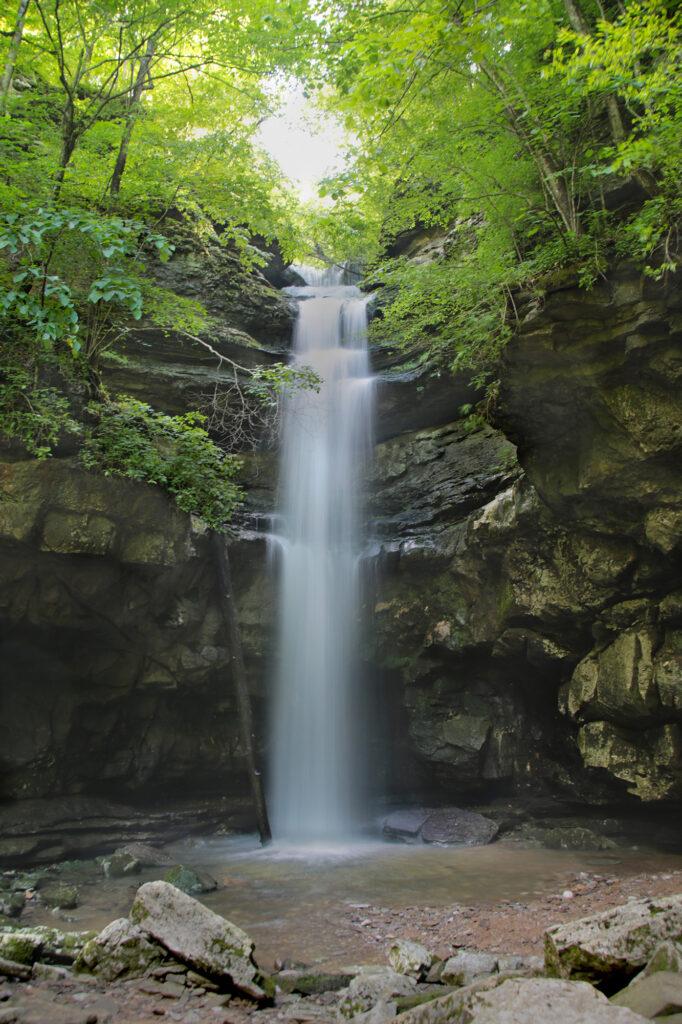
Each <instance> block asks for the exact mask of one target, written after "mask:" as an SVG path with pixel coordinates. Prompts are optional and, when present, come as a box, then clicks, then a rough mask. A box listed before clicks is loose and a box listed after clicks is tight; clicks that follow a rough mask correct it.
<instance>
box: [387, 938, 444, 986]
mask: <svg viewBox="0 0 682 1024" xmlns="http://www.w3.org/2000/svg"><path fill="white" fill-rule="evenodd" d="M433 961H434V955H433V953H429V951H428V949H427V948H426V946H422V945H421V943H419V942H412V941H411V940H410V939H398V940H397V942H394V943H393V945H392V946H391V947H390V949H389V951H388V962H389V963H390V965H391V967H392V968H393V970H394V971H395V972H396V974H408V975H410V977H412V978H420V977H422V976H423V975H424V974H425V973H426V972H427V971H428V969H429V968H430V966H431V964H432V963H433Z"/></svg>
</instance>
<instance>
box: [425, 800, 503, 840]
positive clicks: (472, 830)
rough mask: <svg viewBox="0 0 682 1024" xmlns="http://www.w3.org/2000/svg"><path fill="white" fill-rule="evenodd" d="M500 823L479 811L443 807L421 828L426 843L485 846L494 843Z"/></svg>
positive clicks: (431, 815)
mask: <svg viewBox="0 0 682 1024" xmlns="http://www.w3.org/2000/svg"><path fill="white" fill-rule="evenodd" d="M498 831H499V825H498V824H497V822H496V821H492V819H491V818H485V817H484V816H483V815H482V814H478V812H477V811H466V810H463V809H462V808H461V807H443V808H441V809H440V810H438V811H434V812H433V813H432V814H430V815H429V816H428V818H427V819H426V821H425V822H424V824H423V826H422V830H421V837H422V839H423V840H424V842H425V843H436V844H438V845H439V846H485V845H486V844H487V843H492V841H493V839H494V838H495V836H496V835H497V833H498Z"/></svg>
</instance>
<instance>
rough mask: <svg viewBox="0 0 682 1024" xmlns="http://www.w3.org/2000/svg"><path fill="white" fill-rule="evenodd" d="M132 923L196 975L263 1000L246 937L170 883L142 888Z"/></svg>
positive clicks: (239, 929)
mask: <svg viewBox="0 0 682 1024" xmlns="http://www.w3.org/2000/svg"><path fill="white" fill-rule="evenodd" d="M130 919H131V921H132V922H133V923H134V924H136V925H138V926H139V927H140V928H141V929H142V931H143V932H145V933H146V934H147V935H149V936H151V938H152V939H154V940H155V941H156V942H158V943H159V944H160V945H162V946H163V947H164V948H165V949H167V950H168V951H169V953H171V954H172V955H173V956H174V957H176V958H177V959H178V960H181V961H182V962H183V963H186V964H189V965H190V967H193V968H194V969H195V970H197V971H198V972H199V973H200V974H206V975H208V976H209V977H211V978H214V979H215V980H216V981H219V982H223V983H225V984H228V985H230V986H231V987H234V988H236V989H238V990H239V991H240V992H243V993H244V994H245V995H248V996H251V997H252V998H254V999H263V998H265V995H266V994H265V992H264V990H263V989H262V988H261V986H260V985H259V984H258V980H259V979H260V973H259V971H258V969H257V967H256V965H255V964H254V962H253V949H254V944H253V942H252V941H251V939H250V938H249V936H248V935H247V934H246V933H245V932H243V931H242V930H241V928H237V926H236V925H234V924H232V923H231V922H230V921H227V920H225V918H224V917H220V916H219V915H218V914H214V913H213V911H212V910H209V909H208V908H207V907H204V906H202V904H201V903H198V902H197V900H195V899H192V897H191V896H187V895H186V894H185V893H184V892H181V891H180V890H179V889H176V888H175V886H173V885H169V883H168V882H147V883H146V884H145V885H142V886H140V888H139V889H138V891H137V896H136V897H135V901H134V903H133V905H132V908H131V911H130Z"/></svg>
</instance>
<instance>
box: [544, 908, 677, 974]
mask: <svg viewBox="0 0 682 1024" xmlns="http://www.w3.org/2000/svg"><path fill="white" fill-rule="evenodd" d="M681 938H682V895H676V896H661V897H659V898H656V899H644V900H633V901H632V902H631V903H626V904H625V905H624V906H622V907H615V908H614V909H613V910H606V911H603V912H602V913H600V914H593V915H591V916H590V917H583V918H580V919H579V920H578V921H569V922H567V923H566V924H561V925H555V926H554V927H553V928H550V929H549V930H548V931H547V932H545V965H546V967H547V970H548V971H549V972H550V973H551V974H554V975H556V976H558V977H560V978H581V979H586V980H589V981H594V982H599V981H601V980H603V979H604V978H606V977H608V976H609V975H614V976H617V975H622V976H623V977H624V979H625V980H627V978H628V976H631V975H633V974H634V973H635V972H636V971H637V970H639V968H641V967H643V966H644V965H645V964H646V963H647V962H648V961H649V959H650V958H651V957H652V956H653V954H654V952H655V950H656V948H657V946H658V945H659V943H661V942H664V941H665V940H667V939H672V940H673V941H679V940H680V939H681Z"/></svg>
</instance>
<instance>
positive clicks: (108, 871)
mask: <svg viewBox="0 0 682 1024" xmlns="http://www.w3.org/2000/svg"><path fill="white" fill-rule="evenodd" d="M100 864H101V866H102V871H103V872H104V877H105V878H123V877H124V876H125V875H139V873H140V871H141V870H142V865H141V864H140V862H139V860H137V859H136V858H135V857H133V856H132V855H131V854H130V853H126V852H124V851H123V850H117V851H116V852H115V853H112V854H111V856H110V857H101V858H100Z"/></svg>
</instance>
